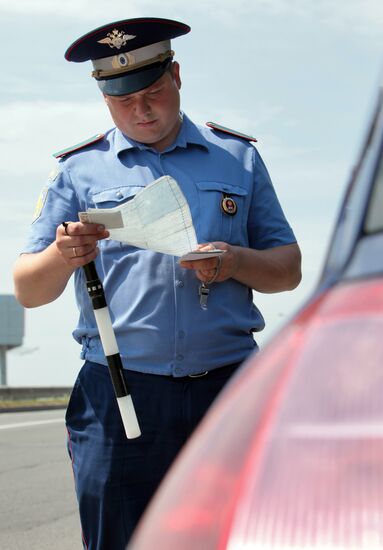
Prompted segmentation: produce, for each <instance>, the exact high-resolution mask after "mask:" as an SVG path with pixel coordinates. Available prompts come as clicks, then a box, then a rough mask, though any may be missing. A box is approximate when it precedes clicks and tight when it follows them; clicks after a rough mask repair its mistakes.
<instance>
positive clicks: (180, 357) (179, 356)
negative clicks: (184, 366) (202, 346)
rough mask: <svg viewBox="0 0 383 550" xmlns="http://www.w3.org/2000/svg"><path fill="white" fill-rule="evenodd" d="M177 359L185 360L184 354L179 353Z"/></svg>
mask: <svg viewBox="0 0 383 550" xmlns="http://www.w3.org/2000/svg"><path fill="white" fill-rule="evenodd" d="M176 359H177V361H183V359H184V356H183V355H177V357H176Z"/></svg>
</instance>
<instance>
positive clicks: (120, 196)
mask: <svg viewBox="0 0 383 550" xmlns="http://www.w3.org/2000/svg"><path fill="white" fill-rule="evenodd" d="M123 196H124V195H123V194H122V193H121V191H117V193H116V197H117V198H118V199H122V197H123Z"/></svg>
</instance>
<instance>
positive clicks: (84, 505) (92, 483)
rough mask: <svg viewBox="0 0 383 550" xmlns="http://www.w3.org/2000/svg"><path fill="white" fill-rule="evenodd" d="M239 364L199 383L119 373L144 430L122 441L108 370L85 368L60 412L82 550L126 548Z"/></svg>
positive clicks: (122, 431)
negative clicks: (63, 416)
mask: <svg viewBox="0 0 383 550" xmlns="http://www.w3.org/2000/svg"><path fill="white" fill-rule="evenodd" d="M238 366H239V365H238V364H235V365H230V366H228V367H223V368H220V369H217V370H215V371H211V372H209V373H208V374H207V375H206V376H203V377H200V378H190V377H184V378H174V377H171V376H159V375H152V374H142V373H137V372H134V371H125V376H126V380H127V383H128V386H129V388H130V391H131V394H132V398H133V402H134V406H135V409H136V413H137V417H138V421H139V424H140V427H141V432H142V435H141V437H139V438H137V439H132V440H128V439H127V438H126V435H125V432H124V428H123V425H122V422H121V417H120V413H119V410H118V405H117V402H116V399H115V396H114V390H113V387H112V384H111V381H110V376H109V372H108V369H107V367H104V366H103V365H99V364H97V363H91V362H86V363H85V364H84V366H83V367H82V369H81V371H80V373H79V376H78V378H77V380H76V382H75V385H74V388H73V391H72V395H71V398H70V401H69V404H68V409H67V413H66V423H67V428H68V449H69V454H70V457H71V460H72V465H73V472H74V478H75V486H76V493H77V499H78V503H79V510H80V519H81V526H82V531H83V533H82V534H83V544H84V548H87V549H88V550H124V549H125V547H126V545H127V542H128V540H129V538H130V536H131V535H132V533H133V530H134V528H135V526H136V524H137V522H138V520H139V518H140V516H141V515H142V513H143V512H144V510H145V507H146V505H147V504H148V502H149V500H150V498H151V497H152V495H153V493H154V492H155V490H156V489H157V487H158V485H159V483H160V481H161V480H162V478H163V476H164V474H165V473H166V471H167V469H168V468H169V466H170V464H171V463H172V461H173V460H174V458H175V456H176V455H177V453H178V451H179V450H180V449H181V447H182V446H183V444H184V443H185V441H186V440H187V439H188V437H189V436H190V434H191V433H192V431H193V430H194V428H195V427H196V426H197V424H198V423H199V421H200V420H201V418H202V417H203V415H204V414H205V412H206V410H207V409H208V408H209V406H210V404H211V403H212V401H213V400H214V399H215V397H216V396H217V394H218V393H219V392H220V390H221V389H222V387H223V386H224V385H225V383H226V382H227V381H228V379H229V378H230V376H231V375H232V374H233V372H234V371H235V370H236V368H237V367H238Z"/></svg>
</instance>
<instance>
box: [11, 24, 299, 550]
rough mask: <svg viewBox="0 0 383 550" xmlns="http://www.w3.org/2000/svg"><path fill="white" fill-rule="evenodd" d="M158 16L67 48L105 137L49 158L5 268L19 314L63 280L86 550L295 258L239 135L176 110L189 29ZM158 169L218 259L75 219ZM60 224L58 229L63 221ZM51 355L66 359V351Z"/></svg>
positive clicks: (232, 359)
mask: <svg viewBox="0 0 383 550" xmlns="http://www.w3.org/2000/svg"><path fill="white" fill-rule="evenodd" d="M189 30H190V28H189V27H188V26H187V25H185V24H183V23H180V22H177V21H170V20H164V19H156V18H141V19H130V20H124V21H118V22H115V23H111V24H109V25H105V26H103V27H100V28H98V29H96V30H94V31H92V32H90V33H88V34H86V35H85V36H82V37H81V38H79V39H78V40H76V41H75V42H74V43H73V44H72V45H71V46H70V47H69V48H68V50H67V52H66V54H65V56H66V59H67V60H69V61H74V62H82V61H86V60H92V63H93V73H92V75H93V77H94V78H95V80H96V82H97V84H98V86H99V88H100V90H101V92H102V94H103V96H104V98H105V102H106V104H107V106H108V108H109V111H110V114H111V116H112V119H113V121H114V124H115V127H114V128H112V129H111V130H109V131H107V132H106V133H105V134H103V135H99V136H96V137H94V138H92V139H90V140H88V141H87V142H83V143H81V144H79V145H77V146H74V147H72V148H69V149H67V150H65V151H61V152H60V153H58V154H57V155H56V156H57V157H58V158H59V159H60V160H59V163H58V168H57V171H56V172H55V173H54V174H52V175H51V176H50V178H49V182H48V185H47V187H46V188H45V190H44V192H43V194H42V197H41V199H40V203H39V204H40V206H39V208H38V210H37V212H36V216H35V220H34V222H33V224H32V226H31V229H30V232H29V236H28V240H27V244H26V246H25V248H24V250H23V254H21V255H20V257H19V259H18V261H17V263H16V266H15V271H14V279H15V291H16V295H17V297H18V299H19V300H20V302H21V303H22V304H23V305H24V306H25V307H36V306H40V305H43V304H46V303H48V302H50V301H52V300H55V299H56V298H57V297H58V296H60V295H61V293H62V292H63V290H64V289H65V286H66V284H67V283H68V280H69V279H70V278H71V276H72V275H74V284H75V290H76V299H77V304H78V307H79V311H80V315H79V321H78V324H77V327H76V328H75V330H74V333H73V334H74V338H75V339H76V340H77V341H78V342H79V344H80V345H81V348H82V352H81V357H82V359H83V360H84V364H83V366H82V368H81V370H80V373H79V376H78V378H77V380H76V382H75V384H74V388H73V392H72V395H71V399H70V402H69V405H68V409H67V414H66V422H67V427H68V434H69V440H68V448H69V453H70V456H71V460H72V464H73V470H74V475H75V485H76V492H77V498H78V502H79V510H80V518H81V524H82V530H83V542H84V547H86V548H88V549H91V550H95V549H97V550H101V549H104V550H106V549H108V550H110V549H113V550H119V549H123V548H124V547H125V545H126V543H127V541H128V540H129V537H130V535H131V533H132V531H133V529H134V527H135V525H136V523H137V521H138V519H139V517H140V516H141V514H142V512H143V510H144V509H145V506H146V505H147V503H148V501H149V499H150V498H151V496H152V494H153V492H154V491H155V489H156V487H157V486H158V484H159V482H160V481H161V479H162V478H163V475H164V473H165V472H166V470H167V468H168V467H169V465H170V464H171V462H172V460H173V459H174V457H175V456H176V454H177V453H178V451H179V450H180V449H181V447H182V445H183V444H184V443H185V441H186V440H187V438H188V437H189V435H190V433H191V432H192V431H193V429H194V428H195V426H196V425H197V424H198V422H199V421H200V419H201V418H202V416H203V415H204V413H205V412H206V410H207V408H208V407H209V405H210V404H211V402H212V401H213V400H214V398H215V397H216V395H217V394H218V393H219V391H220V390H221V388H222V387H223V386H224V384H225V383H226V382H227V380H228V379H229V378H230V376H231V375H232V374H233V373H234V372H235V370H236V369H237V368H238V366H239V365H240V364H241V363H242V362H243V361H244V359H246V357H248V355H249V354H250V353H251V352H253V351H254V350H256V349H257V345H256V342H255V341H254V338H253V333H254V332H256V331H259V330H262V328H263V327H264V321H263V318H262V315H261V313H260V312H259V310H258V309H257V307H256V306H255V305H254V303H253V294H252V289H255V290H257V291H259V292H279V291H285V290H290V289H293V288H295V287H296V286H297V284H298V283H299V281H300V252H299V248H298V245H297V244H296V239H295V237H294V234H293V232H292V230H291V228H290V226H289V224H288V223H287V221H286V219H285V216H284V214H283V211H282V209H281V206H280V204H279V202H278V199H277V197H276V194H275V191H274V189H273V186H272V184H271V181H270V178H269V175H268V173H267V171H266V168H265V166H264V164H263V162H262V160H261V158H260V156H259V154H258V152H257V150H256V149H255V147H254V146H253V145H252V144H251V140H252V139H253V138H251V137H250V136H244V135H243V134H237V133H236V132H234V131H231V130H228V129H226V128H223V127H218V126H216V125H214V124H210V127H200V126H197V125H196V124H194V123H193V122H192V121H191V120H190V119H189V118H188V117H187V116H186V114H184V113H183V112H182V111H181V110H180V93H179V91H180V88H181V77H180V67H179V64H178V63H177V62H176V61H174V59H173V57H174V51H173V50H172V48H171V42H170V40H171V39H174V38H176V37H178V36H180V35H183V34H186V33H187V32H189ZM162 175H170V176H172V177H173V178H174V179H175V180H176V181H177V183H178V185H179V186H180V188H181V190H182V192H183V193H184V195H185V197H186V199H187V201H188V203H189V206H190V209H191V213H192V217H193V221H194V224H195V228H196V234H197V238H198V242H199V243H201V244H202V245H204V246H205V247H207V248H211V247H215V248H219V249H222V250H224V251H225V253H223V254H222V255H221V257H220V259H217V258H209V259H203V260H198V261H189V262H184V263H181V264H179V263H178V262H177V258H175V257H173V256H170V255H165V254H159V253H156V252H153V251H150V250H141V249H138V248H135V247H132V246H129V245H125V244H122V243H120V242H118V241H115V240H111V239H107V237H108V232H107V231H106V230H105V228H103V227H99V226H97V225H95V224H83V223H80V222H79V221H78V212H80V211H85V210H87V209H88V208H89V207H97V208H108V207H113V206H116V205H118V204H121V203H123V202H125V201H127V200H129V199H130V198H132V197H133V196H134V195H136V194H137V193H138V192H139V191H140V190H142V189H143V188H144V187H145V186H146V185H148V184H149V183H151V182H152V181H153V180H156V179H157V178H159V177H160V176H162ZM62 222H65V224H64V225H63V223H62ZM91 260H95V262H96V266H97V270H98V272H99V275H100V276H101V279H102V280H103V285H104V289H105V294H106V298H107V302H108V304H109V308H110V311H111V316H112V320H113V326H114V330H115V333H116V336H117V340H118V343H119V348H120V352H121V356H122V362H123V366H124V375H125V376H126V380H127V382H128V384H129V387H130V390H131V394H132V398H133V401H134V405H135V409H136V413H137V416H138V419H139V423H140V427H141V431H142V435H141V437H139V438H138V439H132V440H127V439H126V436H125V434H124V430H123V426H122V423H121V418H120V416H119V412H118V408H117V405H116V400H115V398H114V394H113V389H112V385H111V382H110V378H109V374H108V370H107V368H106V364H107V363H106V360H105V356H104V354H103V350H102V345H101V342H100V338H99V334H98V331H97V325H96V322H95V318H94V313H93V310H92V306H91V303H90V300H89V297H88V295H87V291H86V287H85V282H84V274H83V270H82V269H79V268H81V267H82V266H83V265H85V264H86V263H87V262H89V261H91ZM63 352H64V350H63Z"/></svg>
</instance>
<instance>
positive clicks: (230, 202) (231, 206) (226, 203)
mask: <svg viewBox="0 0 383 550" xmlns="http://www.w3.org/2000/svg"><path fill="white" fill-rule="evenodd" d="M221 208H222V210H223V211H224V212H225V214H227V215H228V216H234V215H235V214H236V213H237V204H236V202H235V200H234V199H232V198H231V197H223V199H222V201H221Z"/></svg>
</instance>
